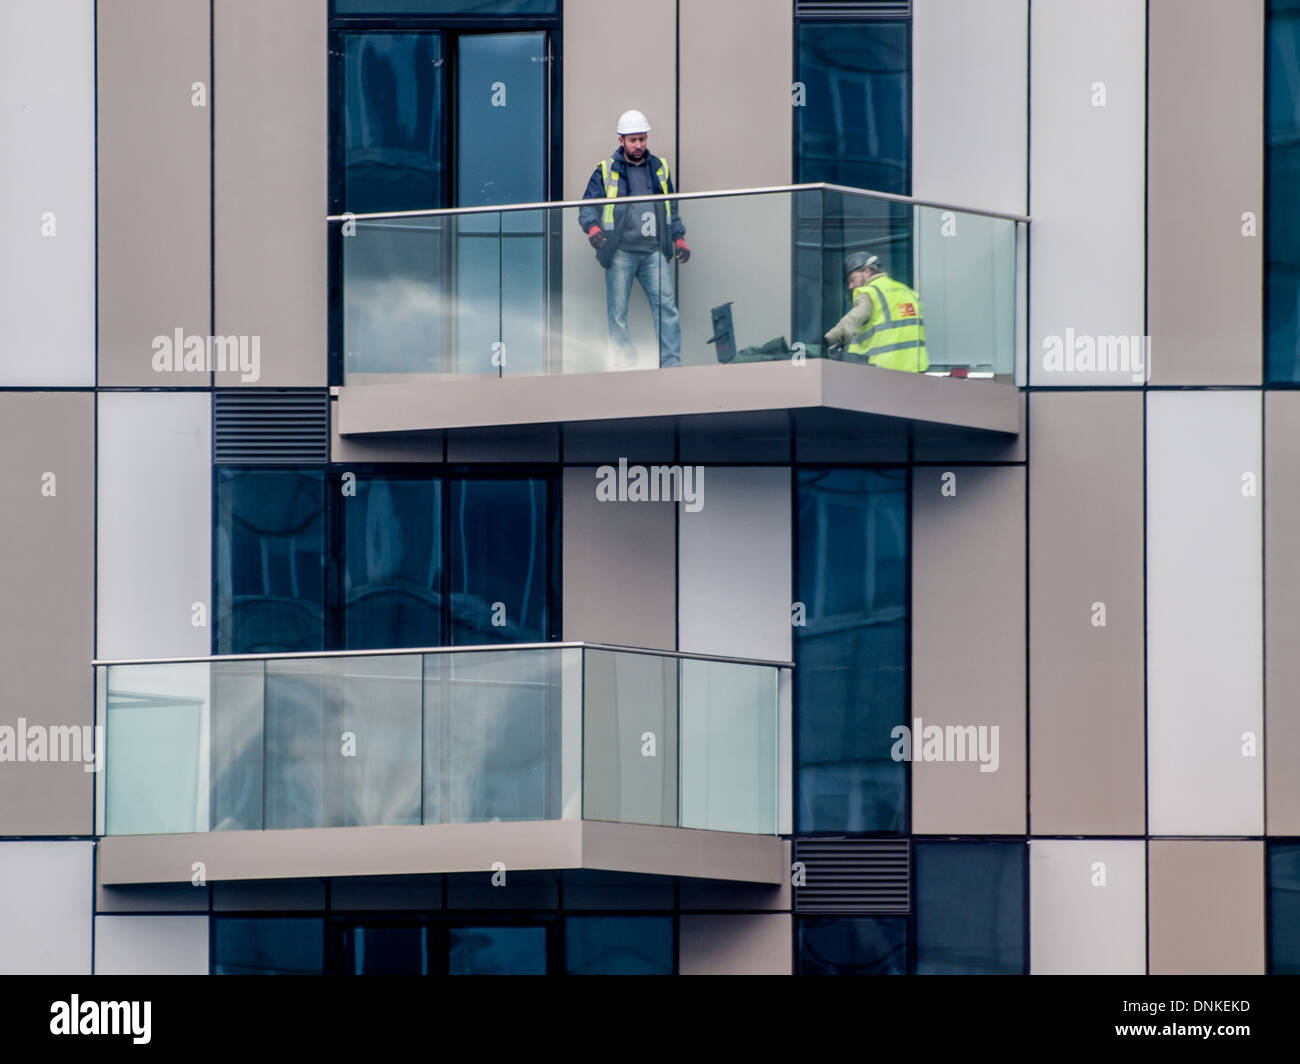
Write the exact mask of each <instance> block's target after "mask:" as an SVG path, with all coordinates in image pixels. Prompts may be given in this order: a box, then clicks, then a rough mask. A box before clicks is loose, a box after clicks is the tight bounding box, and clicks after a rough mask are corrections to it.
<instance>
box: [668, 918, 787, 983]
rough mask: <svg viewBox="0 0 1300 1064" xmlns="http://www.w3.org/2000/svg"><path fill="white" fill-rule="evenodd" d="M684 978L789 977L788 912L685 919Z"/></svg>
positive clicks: (681, 944) (681, 952) (680, 949)
mask: <svg viewBox="0 0 1300 1064" xmlns="http://www.w3.org/2000/svg"><path fill="white" fill-rule="evenodd" d="M678 929H679V930H678V941H677V948H678V969H677V970H678V971H679V972H680V973H681V974H682V975H789V974H790V964H791V952H792V951H791V948H790V943H791V934H792V921H791V918H790V916H789V914H786V913H761V914H753V915H744V916H682V917H680V919H679V922H678Z"/></svg>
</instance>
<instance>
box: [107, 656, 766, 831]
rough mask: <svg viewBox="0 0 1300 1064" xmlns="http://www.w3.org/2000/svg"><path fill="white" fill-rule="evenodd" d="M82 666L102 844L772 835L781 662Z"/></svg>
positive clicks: (315, 659) (394, 659)
mask: <svg viewBox="0 0 1300 1064" xmlns="http://www.w3.org/2000/svg"><path fill="white" fill-rule="evenodd" d="M97 672H98V692H99V706H100V716H99V719H100V721H101V722H102V723H103V724H104V725H105V729H106V730H105V738H106V744H107V755H106V758H105V765H104V779H103V781H102V788H103V789H102V800H103V833H104V834H105V835H109V836H120V835H167V834H176V833H187V834H188V833H195V832H218V831H220V832H238V831H257V830H260V829H292V828H341V827H366V826H376V825H421V824H424V825H428V824H470V823H487V822H493V821H540V820H549V821H556V820H577V819H584V820H589V821H610V822H617V823H623V824H646V825H656V826H661V827H682V828H702V829H706V830H712V831H725V832H738V833H745V834H749V835H768V836H773V835H775V834H776V832H777V826H778V793H777V778H778V777H777V773H778V768H777V760H778V745H779V744H778V719H779V707H780V704H781V698H782V693H781V692H782V689H783V687H785V688H787V689H788V680H789V676H788V673H789V669H788V667H787V666H785V665H782V664H773V663H763V662H748V661H735V660H718V659H707V658H701V657H692V656H689V655H680V654H664V653H652V652H647V651H640V650H634V649H628V648H616V647H602V646H594V645H590V644H529V645H521V646H516V647H510V648H503V647H500V646H494V647H484V648H456V649H455V650H450V649H443V648H438V649H432V650H420V651H401V652H388V653H375V652H369V653H334V654H326V655H303V654H289V655H274V656H268V657H237V658H210V659H202V660H193V661H165V662H147V663H139V664H130V663H123V664H114V663H109V664H101V665H99V666H98V667H97Z"/></svg>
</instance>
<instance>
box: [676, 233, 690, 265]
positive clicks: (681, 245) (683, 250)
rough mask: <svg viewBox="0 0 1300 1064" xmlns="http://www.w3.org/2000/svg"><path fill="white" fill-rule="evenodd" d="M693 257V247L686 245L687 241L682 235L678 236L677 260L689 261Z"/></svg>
mask: <svg viewBox="0 0 1300 1064" xmlns="http://www.w3.org/2000/svg"><path fill="white" fill-rule="evenodd" d="M690 258H691V249H690V248H688V247H687V246H686V241H685V240H683V239H682V238H681V237H678V238H677V261H678V262H689V261H690Z"/></svg>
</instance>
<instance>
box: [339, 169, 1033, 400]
mask: <svg viewBox="0 0 1300 1064" xmlns="http://www.w3.org/2000/svg"><path fill="white" fill-rule="evenodd" d="M1026 221H1027V219H1024V218H1020V217H1017V216H1011V215H999V214H995V213H985V212H978V211H969V210H959V209H956V208H948V207H944V206H942V205H932V204H926V203H921V202H918V201H915V200H912V199H910V198H907V197H898V196H888V195H884V194H877V193H869V192H862V191H857V190H853V189H847V188H841V187H838V186H832V185H804V186H791V187H786V188H778V189H757V190H747V191H740V192H726V193H690V194H681V195H677V196H674V197H671V198H669V197H664V196H655V197H623V198H620V199H618V200H614V201H609V200H591V201H586V202H582V203H566V204H550V205H538V204H531V205H521V206H516V207H500V208H466V209H461V210H440V211H418V212H402V213H394V214H373V215H355V216H353V215H342V216H338V217H334V218H331V219H330V225H331V226H332V227H334V228H335V229H336V230H337V233H338V246H339V247H340V248H341V252H340V254H341V260H340V261H341V266H342V269H341V277H342V288H343V298H342V306H341V314H342V328H341V342H342V356H343V357H342V366H343V380H344V384H345V385H368V384H403V383H414V382H421V381H427V382H434V381H437V380H438V379H440V378H442V377H445V376H448V375H450V376H452V377H474V376H477V377H480V378H490V377H502V378H505V377H518V376H530V375H543V374H578V373H602V372H607V371H614V370H625V369H655V368H660V367H668V366H672V365H675V364H676V363H677V362H678V361H679V362H680V364H681V365H683V366H704V365H717V364H718V363H725V364H740V363H746V362H762V361H769V362H770V361H799V360H802V359H807V358H825V359H834V360H839V361H843V362H864V363H865V362H867V361H868V360H869V358H870V357H871V353H870V352H869V351H864V350H863V349H862V348H863V347H864V345H863V344H862V343H857V344H854V343H852V342H851V341H850V342H848V343H841V344H839V345H834V346H833V345H831V344H829V343H828V342H827V334H828V333H829V332H831V330H832V329H833V327H834V326H835V325H836V323H837V322H839V321H840V319H841V318H842V317H843V316H844V315H845V314H846V313H847V312H848V311H849V309H850V308H851V306H852V304H853V299H852V292H851V290H850V288H849V286H848V284H847V283H846V275H845V271H844V262H845V259H846V257H847V256H849V255H851V254H853V253H855V252H867V253H869V254H874V255H877V256H879V259H880V262H881V265H882V266H883V267H884V269H885V270H886V271H887V272H888V273H889V275H890V276H891V277H893V278H894V279H895V280H897V281H901V282H903V283H904V284H906V285H908V286H910V287H911V288H912V289H913V290H914V291H915V293H916V294H917V295H918V296H919V303H920V306H919V307H918V308H917V309H918V311H919V314H918V319H919V321H920V322H922V323H923V333H922V331H921V330H920V329H917V330H914V331H913V332H909V333H908V336H907V337H906V338H917V339H923V341H924V345H925V351H926V355H927V356H928V372H929V373H930V374H933V375H940V376H957V377H993V378H997V379H1001V380H1004V381H1013V380H1014V379H1015V376H1016V371H1017V363H1018V361H1019V358H1018V349H1019V346H1020V344H1021V343H1023V335H1024V334H1023V329H1022V328H1020V327H1019V326H1020V325H1021V323H1022V319H1023V316H1024V299H1023V295H1022V293H1021V290H1020V286H1021V284H1022V282H1023V277H1024V271H1023V258H1024V251H1025V227H1026ZM592 225H596V226H601V227H602V228H601V229H600V235H601V236H602V237H605V238H606V239H607V240H613V239H615V238H616V237H617V235H618V234H619V233H622V234H624V235H623V237H622V238H621V240H620V242H619V245H618V248H617V249H615V248H614V246H613V244H612V243H611V244H609V245H607V246H606V248H605V249H604V251H603V252H601V256H602V258H604V257H606V256H607V254H608V253H613V252H615V251H616V252H617V253H616V254H614V255H613V256H612V257H611V258H610V260H609V261H610V264H609V268H603V266H602V263H601V262H599V261H598V260H597V251H596V250H595V249H594V248H593V246H592V243H591V240H590V239H589V237H588V233H587V230H588V229H589V228H590V227H591V226H592ZM678 226H684V228H685V236H684V239H685V241H686V244H687V245H688V246H689V249H690V253H691V254H690V258H689V260H688V261H685V262H676V261H672V262H669V261H668V260H667V259H664V260H662V261H661V262H660V263H659V265H658V266H656V265H655V263H656V259H655V256H654V253H653V250H651V251H649V252H648V253H647V252H641V253H640V254H639V255H634V254H633V252H632V251H629V250H628V242H629V239H631V241H632V243H633V244H634V245H635V244H637V243H638V242H639V243H640V244H643V245H644V246H645V247H646V248H647V249H653V248H654V247H656V246H658V245H660V243H661V241H662V237H661V234H663V233H664V232H668V233H669V234H670V239H669V240H668V242H667V243H668V246H669V250H672V248H673V244H672V241H671V235H672V234H673V233H676V232H678V231H679V230H678V228H677V227H678ZM629 233H632V234H634V236H633V237H631V238H629V237H628V236H627V234H629ZM598 239H599V238H598ZM638 263H640V265H641V268H642V270H643V273H642V274H641V277H642V279H644V280H648V281H649V282H650V285H651V287H652V288H653V287H656V286H657V287H658V288H659V291H660V293H661V295H660V298H659V299H658V300H657V301H655V303H654V304H653V305H652V303H651V301H650V300H649V299H648V298H647V296H646V294H645V292H644V291H643V289H642V286H641V284H640V283H639V281H638V280H637V279H636V278H635V277H634V276H633V273H634V271H635V268H636V266H637V264H638ZM628 287H630V293H629V295H628V298H627V299H626V300H624V298H623V292H624V289H626V288H628ZM669 293H671V294H672V295H673V296H674V297H675V300H674V299H669V298H667V296H668V295H669ZM624 306H626V308H627V309H626V314H625V316H624V314H623V310H622V308H623V307H624ZM624 321H625V323H626V334H624V332H623V328H624ZM611 322H612V323H611ZM877 357H879V356H877ZM909 368H910V367H909ZM917 368H922V367H921V365H920V363H919V362H918V364H917Z"/></svg>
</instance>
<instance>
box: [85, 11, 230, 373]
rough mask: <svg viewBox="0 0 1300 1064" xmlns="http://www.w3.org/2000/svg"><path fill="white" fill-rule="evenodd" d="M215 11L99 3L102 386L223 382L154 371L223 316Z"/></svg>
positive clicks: (203, 337) (98, 132) (100, 353)
mask: <svg viewBox="0 0 1300 1064" xmlns="http://www.w3.org/2000/svg"><path fill="white" fill-rule="evenodd" d="M209 11H210V4H209V0H113V2H112V3H102V4H99V5H98V17H99V22H98V46H97V51H96V63H97V66H98V81H97V83H98V130H97V143H98V147H99V159H98V166H99V208H98V215H99V237H98V241H99V383H100V384H101V385H141V386H156V387H177V386H188V387H193V386H196V385H197V386H205V385H207V384H209V383H210V382H211V376H210V375H209V374H208V373H207V372H205V371H195V372H184V371H181V372H157V371H155V370H154V367H153V361H154V358H155V355H156V354H159V353H162V352H164V351H165V352H166V353H168V354H180V355H182V356H183V353H184V352H183V350H182V351H181V352H175V351H174V350H172V349H173V348H174V347H175V346H176V345H175V337H176V333H177V330H180V333H181V337H182V347H183V345H184V342H185V338H188V337H199V338H201V339H206V337H207V336H208V334H209V329H210V323H211V317H210V315H211V284H210V278H211V269H210V248H211V228H210V227H211V195H210V192H211V182H210V179H209V174H210V162H211V158H212V153H211V121H210V116H211V114H212V106H213V99H212V79H211V72H210V67H209V62H208V56H209V48H210V45H211V26H210V23H209V17H208V16H209ZM196 103H202V104H203V105H202V106H196ZM155 337H161V338H163V340H164V341H165V344H166V347H163V346H162V345H161V344H160V347H159V350H158V351H157V352H156V351H155V347H154V339H155ZM204 347H205V348H206V343H205V344H204Z"/></svg>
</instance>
